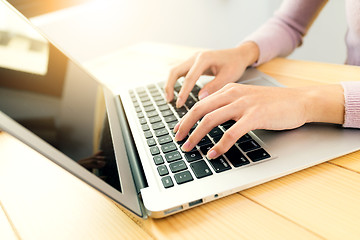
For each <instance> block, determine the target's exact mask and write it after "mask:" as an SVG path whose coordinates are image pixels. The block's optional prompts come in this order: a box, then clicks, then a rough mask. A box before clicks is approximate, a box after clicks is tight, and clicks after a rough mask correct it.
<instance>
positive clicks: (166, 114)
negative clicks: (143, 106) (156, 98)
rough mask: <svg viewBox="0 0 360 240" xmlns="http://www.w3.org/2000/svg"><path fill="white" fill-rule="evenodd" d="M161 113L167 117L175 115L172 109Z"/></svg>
mask: <svg viewBox="0 0 360 240" xmlns="http://www.w3.org/2000/svg"><path fill="white" fill-rule="evenodd" d="M161 115H162V116H163V117H167V116H170V115H173V112H172V111H171V110H165V111H161Z"/></svg>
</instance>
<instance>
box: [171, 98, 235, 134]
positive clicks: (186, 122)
mask: <svg viewBox="0 0 360 240" xmlns="http://www.w3.org/2000/svg"><path fill="white" fill-rule="evenodd" d="M230 101H231V98H229V97H227V96H226V95H225V94H223V95H222V94H217V95H212V96H210V97H208V98H206V99H204V100H203V101H200V102H197V103H196V104H195V105H194V106H193V107H192V108H191V109H190V111H189V112H188V113H187V114H186V115H185V116H184V117H183V118H182V121H181V122H180V125H179V126H178V130H177V133H176V135H175V140H176V141H181V140H182V139H184V138H185V137H186V135H187V134H188V132H189V131H190V129H191V128H192V127H193V126H194V125H195V123H196V122H197V121H198V120H199V119H200V118H202V117H203V116H205V114H207V113H209V112H212V111H214V110H216V109H218V108H220V107H223V106H224V105H227V104H229V102H230Z"/></svg>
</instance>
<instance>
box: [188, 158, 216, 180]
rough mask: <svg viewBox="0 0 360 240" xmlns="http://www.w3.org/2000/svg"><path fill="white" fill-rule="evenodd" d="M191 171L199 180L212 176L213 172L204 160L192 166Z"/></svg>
mask: <svg viewBox="0 0 360 240" xmlns="http://www.w3.org/2000/svg"><path fill="white" fill-rule="evenodd" d="M190 167H191V169H192V170H193V171H194V174H195V176H196V177H197V178H203V177H207V176H210V175H212V172H211V170H210V168H209V167H208V165H207V164H206V162H205V161H204V160H201V161H197V162H194V163H191V164H190Z"/></svg>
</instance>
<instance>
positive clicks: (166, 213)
mask: <svg viewBox="0 0 360 240" xmlns="http://www.w3.org/2000/svg"><path fill="white" fill-rule="evenodd" d="M182 209H183V206H178V207H174V208H171V209H168V210H166V211H164V214H165V215H168V214H170V213H174V212H177V211H180V210H182Z"/></svg>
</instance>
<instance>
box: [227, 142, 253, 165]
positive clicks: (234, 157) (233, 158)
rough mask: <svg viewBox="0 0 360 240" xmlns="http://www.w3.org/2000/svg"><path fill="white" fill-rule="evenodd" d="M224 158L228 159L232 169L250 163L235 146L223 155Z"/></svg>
mask: <svg viewBox="0 0 360 240" xmlns="http://www.w3.org/2000/svg"><path fill="white" fill-rule="evenodd" d="M225 156H226V157H227V158H228V159H229V161H230V162H231V163H232V165H233V166H234V167H240V166H244V165H247V164H249V163H250V161H249V160H248V159H247V158H246V157H245V156H244V154H242V153H241V152H240V150H239V149H238V148H237V147H235V146H232V147H231V148H230V149H229V151H227V152H226V153H225Z"/></svg>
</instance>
